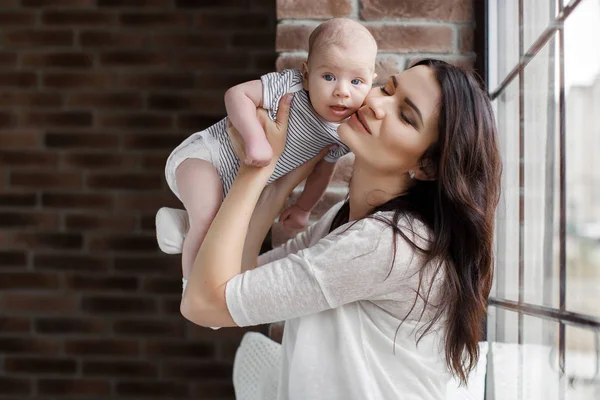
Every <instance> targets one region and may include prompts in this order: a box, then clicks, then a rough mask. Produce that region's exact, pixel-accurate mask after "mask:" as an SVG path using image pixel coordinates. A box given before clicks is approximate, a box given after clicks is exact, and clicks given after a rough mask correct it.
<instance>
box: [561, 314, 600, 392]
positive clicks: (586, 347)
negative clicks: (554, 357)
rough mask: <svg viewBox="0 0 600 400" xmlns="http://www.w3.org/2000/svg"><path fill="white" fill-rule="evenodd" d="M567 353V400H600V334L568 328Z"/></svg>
mask: <svg viewBox="0 0 600 400" xmlns="http://www.w3.org/2000/svg"><path fill="white" fill-rule="evenodd" d="M566 331H567V333H566V339H567V340H566V343H567V352H566V354H565V358H566V360H565V364H566V373H567V378H568V380H569V382H570V384H569V385H568V387H567V396H566V399H567V400H597V399H599V398H600V359H598V351H599V350H600V332H598V331H596V332H594V331H592V330H589V329H581V328H576V327H572V326H567V327H566Z"/></svg>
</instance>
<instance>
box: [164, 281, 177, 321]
mask: <svg viewBox="0 0 600 400" xmlns="http://www.w3.org/2000/svg"><path fill="white" fill-rule="evenodd" d="M179 281H180V282H181V279H179ZM160 309H161V312H162V314H165V315H171V316H175V317H180V316H181V284H180V285H179V291H178V295H177V296H176V297H173V298H166V299H162V300H161V303H160Z"/></svg>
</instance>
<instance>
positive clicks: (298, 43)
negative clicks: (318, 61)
mask: <svg viewBox="0 0 600 400" xmlns="http://www.w3.org/2000/svg"><path fill="white" fill-rule="evenodd" d="M317 25H318V24H316V23H310V24H302V25H278V26H277V36H276V41H275V49H276V50H277V51H290V50H305V51H308V37H309V36H310V34H311V32H312V31H313V30H314V29H315V28H316V27H317Z"/></svg>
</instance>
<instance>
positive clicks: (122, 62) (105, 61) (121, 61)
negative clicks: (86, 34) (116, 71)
mask: <svg viewBox="0 0 600 400" xmlns="http://www.w3.org/2000/svg"><path fill="white" fill-rule="evenodd" d="M167 63H168V59H167V55H166V54H164V53H157V52H139V51H137V52H131V51H114V52H110V53H104V54H101V55H100V65H101V66H103V67H132V68H138V67H144V68H146V67H156V66H166V65H167Z"/></svg>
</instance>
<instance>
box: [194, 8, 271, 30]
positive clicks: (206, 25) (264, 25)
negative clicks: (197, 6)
mask: <svg viewBox="0 0 600 400" xmlns="http://www.w3.org/2000/svg"><path fill="white" fill-rule="evenodd" d="M270 23H271V18H270V15H268V14H266V13H261V12H248V11H246V10H244V11H241V12H235V11H229V10H228V11H227V13H223V11H220V10H219V11H216V12H211V11H205V12H200V13H198V14H196V15H195V24H196V25H197V27H198V28H199V29H202V30H205V31H209V32H211V31H220V30H226V31H231V30H235V31H241V30H253V31H264V30H265V29H268V28H269V25H270Z"/></svg>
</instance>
